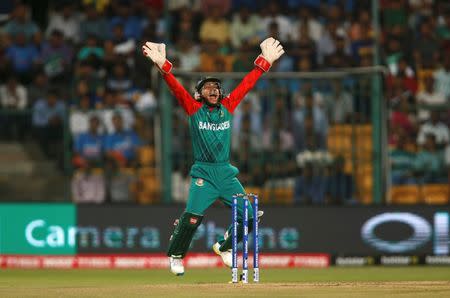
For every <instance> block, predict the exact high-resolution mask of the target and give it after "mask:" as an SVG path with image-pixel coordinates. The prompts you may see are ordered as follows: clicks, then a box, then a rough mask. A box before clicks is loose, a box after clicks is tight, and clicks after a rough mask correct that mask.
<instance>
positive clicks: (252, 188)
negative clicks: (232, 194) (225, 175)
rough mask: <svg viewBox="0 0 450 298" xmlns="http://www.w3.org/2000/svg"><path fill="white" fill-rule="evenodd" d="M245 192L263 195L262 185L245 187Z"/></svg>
mask: <svg viewBox="0 0 450 298" xmlns="http://www.w3.org/2000/svg"><path fill="white" fill-rule="evenodd" d="M245 192H246V193H251V194H255V195H258V196H261V195H262V193H261V188H260V187H256V186H248V187H246V188H245Z"/></svg>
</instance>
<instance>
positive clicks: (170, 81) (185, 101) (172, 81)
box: [163, 72, 202, 116]
mask: <svg viewBox="0 0 450 298" xmlns="http://www.w3.org/2000/svg"><path fill="white" fill-rule="evenodd" d="M163 78H164V80H165V81H166V83H167V86H168V87H169V89H170V91H171V92H172V94H173V95H174V96H175V98H176V99H177V100H178V102H179V103H180V105H181V106H182V107H183V109H184V110H185V111H186V113H187V114H188V115H189V116H191V115H193V114H194V113H195V112H197V111H198V109H200V107H201V106H202V103H201V102H198V101H196V100H195V99H194V98H193V97H192V95H191V94H189V92H187V91H186V89H184V87H183V86H182V85H181V84H180V82H178V80H177V79H176V78H175V76H174V75H173V74H172V73H170V72H169V73H163Z"/></svg>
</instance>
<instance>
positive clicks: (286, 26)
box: [261, 1, 292, 42]
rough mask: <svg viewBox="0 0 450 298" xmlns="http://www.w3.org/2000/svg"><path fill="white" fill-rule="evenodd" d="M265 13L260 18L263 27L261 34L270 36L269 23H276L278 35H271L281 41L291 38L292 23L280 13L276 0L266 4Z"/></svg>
mask: <svg viewBox="0 0 450 298" xmlns="http://www.w3.org/2000/svg"><path fill="white" fill-rule="evenodd" d="M266 8H267V15H266V16H264V17H263V18H262V20H261V26H262V28H263V30H264V31H263V32H262V35H263V36H270V35H268V33H269V32H270V24H272V23H276V24H277V28H278V32H279V35H277V36H273V37H274V38H276V39H278V40H280V41H281V42H288V41H289V40H290V39H291V31H292V29H291V28H292V24H291V22H290V21H289V19H288V18H287V17H286V16H285V15H283V14H281V13H280V7H279V4H278V2H277V1H270V2H269V3H268V4H267V5H266Z"/></svg>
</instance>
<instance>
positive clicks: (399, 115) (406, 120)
mask: <svg viewBox="0 0 450 298" xmlns="http://www.w3.org/2000/svg"><path fill="white" fill-rule="evenodd" d="M390 122H391V125H392V126H399V127H401V128H402V130H404V131H405V132H406V134H407V135H410V136H412V135H414V134H415V133H416V131H417V120H416V116H415V113H411V108H410V105H409V103H408V99H407V98H406V97H401V98H400V100H399V102H398V103H397V104H396V108H395V110H394V111H392V112H391V117H390Z"/></svg>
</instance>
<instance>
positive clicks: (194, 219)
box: [189, 217, 198, 225]
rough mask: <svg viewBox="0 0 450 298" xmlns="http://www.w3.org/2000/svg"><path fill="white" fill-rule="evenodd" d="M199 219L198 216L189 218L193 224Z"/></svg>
mask: <svg viewBox="0 0 450 298" xmlns="http://www.w3.org/2000/svg"><path fill="white" fill-rule="evenodd" d="M197 221H198V218H196V217H191V218H190V219H189V223H190V224H191V225H195V224H196V223H197Z"/></svg>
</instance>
